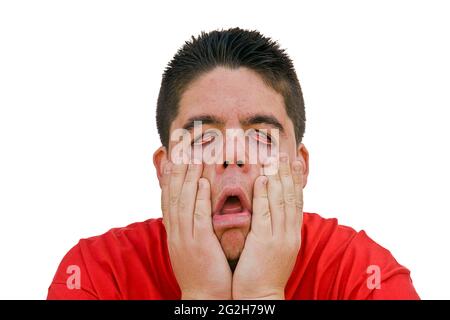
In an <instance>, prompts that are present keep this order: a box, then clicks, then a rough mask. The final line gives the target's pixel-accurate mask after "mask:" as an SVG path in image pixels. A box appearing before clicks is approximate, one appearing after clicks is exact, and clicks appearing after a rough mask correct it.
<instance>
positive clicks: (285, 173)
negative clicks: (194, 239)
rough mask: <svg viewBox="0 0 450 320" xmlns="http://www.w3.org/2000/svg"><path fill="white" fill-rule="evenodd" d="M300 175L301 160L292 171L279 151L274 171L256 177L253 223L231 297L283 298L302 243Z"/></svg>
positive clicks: (301, 181)
mask: <svg viewBox="0 0 450 320" xmlns="http://www.w3.org/2000/svg"><path fill="white" fill-rule="evenodd" d="M302 177H303V176H302V165H301V162H300V161H294V162H293V168H292V174H291V168H290V165H289V159H288V156H287V155H286V154H282V155H280V164H279V170H278V172H277V173H276V174H274V175H270V176H260V177H258V178H257V179H256V181H255V186H254V191H253V216H252V225H251V230H250V232H249V234H248V236H247V239H246V241H245V246H244V250H243V252H242V254H241V257H240V258H239V262H238V265H237V266H236V270H235V272H234V275H233V299H284V289H285V286H286V283H287V281H288V280H289V277H290V275H291V273H292V270H293V268H294V265H295V261H296V259H297V255H298V252H299V250H300V245H301V234H300V233H301V226H302V221H303V178H302Z"/></svg>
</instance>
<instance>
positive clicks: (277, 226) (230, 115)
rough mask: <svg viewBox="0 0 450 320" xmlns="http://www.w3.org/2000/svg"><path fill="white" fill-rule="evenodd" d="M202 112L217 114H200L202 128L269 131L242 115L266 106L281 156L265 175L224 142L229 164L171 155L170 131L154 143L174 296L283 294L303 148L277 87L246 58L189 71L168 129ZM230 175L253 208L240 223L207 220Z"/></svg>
mask: <svg viewBox="0 0 450 320" xmlns="http://www.w3.org/2000/svg"><path fill="white" fill-rule="evenodd" d="M205 114H206V115H211V116H214V117H216V118H218V119H220V120H221V122H220V123H211V124H203V132H205V131H206V130H208V129H211V128H216V129H218V130H220V131H221V132H223V133H225V130H226V129H232V128H233V129H237V128H240V129H243V130H244V131H245V130H247V129H250V128H254V129H267V130H268V131H269V132H270V130H272V129H274V126H273V125H271V124H267V123H252V124H248V123H245V119H248V118H250V117H251V116H252V115H255V114H264V115H270V116H272V117H273V118H275V119H276V120H277V121H278V122H279V123H280V124H281V125H282V128H283V130H282V131H281V132H280V136H279V140H278V141H277V142H276V143H277V148H278V149H279V152H280V153H279V159H280V162H279V170H278V171H277V172H276V173H275V174H271V175H268V174H265V173H266V171H264V170H263V171H261V168H264V166H263V164H262V163H257V164H248V163H247V162H248V161H245V163H244V165H241V166H238V165H237V164H236V162H237V160H239V159H237V158H238V155H237V153H236V152H234V151H233V150H231V152H229V150H227V151H228V152H227V153H226V156H227V157H228V159H226V160H228V161H230V164H229V165H228V166H224V165H223V164H222V163H221V164H174V163H172V161H171V160H172V159H171V150H172V149H173V147H174V145H175V144H176V143H177V141H171V142H170V144H169V149H168V150H167V149H166V148H165V147H160V148H158V149H157V150H156V151H155V153H154V155H153V162H154V165H155V168H156V171H157V175H158V179H159V182H160V186H161V190H162V192H161V205H162V211H163V222H164V225H165V228H166V232H167V240H168V248H169V255H170V260H171V264H172V268H173V270H174V274H175V277H176V279H177V282H178V284H179V286H180V289H181V292H182V299H284V288H285V285H286V283H287V281H288V279H289V277H290V274H291V272H292V270H293V267H294V265H295V262H296V257H297V254H298V251H299V249H300V246H301V225H302V217H303V192H302V190H303V188H304V187H305V185H306V183H307V177H308V172H309V157H308V151H307V149H306V147H305V146H304V145H303V144H298V145H297V143H296V141H295V134H294V126H293V123H292V121H291V120H290V118H289V117H288V115H287V113H286V110H285V105H284V100H283V97H282V95H280V94H279V93H277V92H276V91H275V90H273V89H272V88H270V87H269V86H267V85H266V84H265V83H264V81H263V79H262V78H261V77H260V76H259V75H258V74H257V73H255V72H253V71H252V70H249V69H247V68H239V69H235V70H230V69H227V68H223V67H217V68H215V69H213V70H212V71H209V72H208V73H206V74H203V75H202V76H201V77H199V78H198V79H196V80H195V81H193V82H192V83H191V84H190V85H189V87H188V89H187V90H186V91H185V92H184V93H183V95H182V97H181V101H180V108H179V112H178V115H177V117H176V119H175V120H174V121H173V122H172V125H171V127H170V132H173V130H175V129H177V128H182V127H183V126H184V125H185V123H186V122H187V121H188V119H191V118H192V117H197V116H199V115H205ZM226 149H227V145H226V141H225V142H224V150H226ZM224 154H225V152H224ZM245 156H246V157H247V156H248V155H247V154H245ZM266 160H269V159H266ZM283 160H284V161H283ZM230 185H239V186H241V187H242V189H243V190H244V193H245V197H247V199H248V200H249V203H250V204H251V207H252V208H251V211H252V215H251V219H250V220H249V221H248V223H245V225H243V226H240V227H239V228H226V229H224V228H220V227H218V226H215V225H213V223H212V210H213V208H215V206H216V205H217V201H218V199H219V194H220V192H221V190H223V188H225V187H227V186H230ZM236 264H237V265H236ZM230 266H231V267H230ZM233 270H234V272H233Z"/></svg>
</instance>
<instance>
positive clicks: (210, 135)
mask: <svg viewBox="0 0 450 320" xmlns="http://www.w3.org/2000/svg"><path fill="white" fill-rule="evenodd" d="M216 135H217V134H216V133H215V132H211V131H207V132H205V133H203V134H202V135H201V136H199V137H197V138H195V139H194V141H192V146H200V145H204V144H207V143H210V142H211V141H213V140H214V139H215V138H216Z"/></svg>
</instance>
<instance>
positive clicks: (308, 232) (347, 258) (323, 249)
mask: <svg viewBox="0 0 450 320" xmlns="http://www.w3.org/2000/svg"><path fill="white" fill-rule="evenodd" d="M298 263H299V266H300V267H299V269H298V270H299V271H300V272H301V273H302V274H303V278H302V281H306V282H307V283H308V285H309V286H310V287H311V290H312V291H311V292H310V294H311V295H312V296H314V297H315V298H319V299H320V298H322V299H368V298H370V297H374V296H377V297H389V293H385V294H380V292H381V291H383V289H381V290H380V286H379V285H381V288H383V285H384V287H385V288H388V287H391V286H392V285H391V284H392V283H394V282H395V283H400V284H399V286H401V287H403V288H400V289H399V290H400V291H401V292H405V291H407V292H408V295H405V296H404V298H409V297H412V298H416V297H418V296H417V294H416V293H415V291H414V288H413V287H412V282H411V279H410V271H409V270H408V269H407V268H405V267H404V266H402V265H401V264H399V263H398V262H397V260H396V259H395V258H394V256H393V255H392V254H391V252H390V251H389V250H388V249H386V248H384V247H383V246H381V245H380V244H378V243H377V242H375V241H374V240H373V239H372V238H370V237H369V236H368V235H367V234H366V232H365V231H364V230H361V231H356V230H355V229H353V228H351V227H348V226H345V225H340V224H339V222H338V220H337V219H336V218H323V217H322V216H320V215H319V214H316V213H304V215H303V226H302V247H301V250H300V253H299V262H298ZM371 276H373V277H372V278H370V277H371ZM370 281H372V282H370ZM370 283H372V285H371V284H370ZM378 284H379V285H378ZM374 290H376V292H374Z"/></svg>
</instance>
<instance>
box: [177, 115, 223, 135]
mask: <svg viewBox="0 0 450 320" xmlns="http://www.w3.org/2000/svg"><path fill="white" fill-rule="evenodd" d="M196 121H201V124H202V125H203V124H213V125H224V124H225V121H223V120H222V119H221V118H218V117H216V116H213V115H209V114H202V115H198V116H194V117H191V118H189V119H188V120H187V121H186V123H185V124H184V125H183V129H185V130H188V131H190V130H192V129H194V127H195V122H196Z"/></svg>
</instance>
